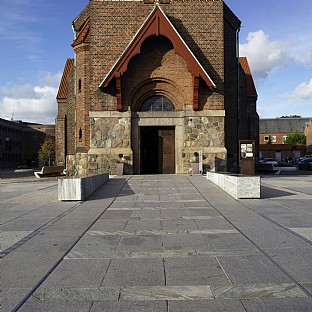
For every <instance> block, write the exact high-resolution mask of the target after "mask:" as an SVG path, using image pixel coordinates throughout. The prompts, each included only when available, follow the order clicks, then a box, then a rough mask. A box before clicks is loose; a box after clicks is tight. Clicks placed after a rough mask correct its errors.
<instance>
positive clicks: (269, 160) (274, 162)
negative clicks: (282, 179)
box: [262, 158, 278, 166]
mask: <svg viewBox="0 0 312 312" xmlns="http://www.w3.org/2000/svg"><path fill="white" fill-rule="evenodd" d="M262 163H263V164H270V165H273V166H277V165H278V161H277V160H276V159H274V158H264V159H263V161H262Z"/></svg>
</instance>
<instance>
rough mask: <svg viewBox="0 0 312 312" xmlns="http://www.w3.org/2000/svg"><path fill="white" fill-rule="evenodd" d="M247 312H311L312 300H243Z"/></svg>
mask: <svg viewBox="0 0 312 312" xmlns="http://www.w3.org/2000/svg"><path fill="white" fill-rule="evenodd" d="M242 304H243V305H244V307H245V308H246V310H247V311H252V312H264V311H272V312H311V311H312V299H308V298H307V299H305V298H274V299H267V298H265V299H251V300H242Z"/></svg>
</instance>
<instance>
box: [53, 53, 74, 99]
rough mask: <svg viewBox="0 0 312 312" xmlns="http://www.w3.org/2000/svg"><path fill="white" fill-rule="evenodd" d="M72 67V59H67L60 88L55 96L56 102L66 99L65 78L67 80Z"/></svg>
mask: <svg viewBox="0 0 312 312" xmlns="http://www.w3.org/2000/svg"><path fill="white" fill-rule="evenodd" d="M73 66H74V59H73V58H69V59H67V60H66V64H65V67H64V71H63V75H62V79H61V82H60V86H59V89H58V92H57V96H56V98H57V99H58V100H59V99H66V98H67V78H68V74H69V72H70V70H71V69H72V68H73Z"/></svg>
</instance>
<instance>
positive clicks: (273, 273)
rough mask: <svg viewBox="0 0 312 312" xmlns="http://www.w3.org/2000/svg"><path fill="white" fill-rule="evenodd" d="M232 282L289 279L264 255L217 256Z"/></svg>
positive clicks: (265, 281)
mask: <svg viewBox="0 0 312 312" xmlns="http://www.w3.org/2000/svg"><path fill="white" fill-rule="evenodd" d="M218 259H219V261H220V263H221V265H222V267H223V268H224V270H225V272H226V273H227V276H228V277H229V279H230V281H231V282H232V283H233V284H257V283H259V284H261V283H287V282H289V281H290V279H289V278H288V277H287V276H286V275H285V274H284V273H282V272H281V271H280V270H279V269H278V268H277V266H276V265H274V264H273V262H272V261H270V260H269V259H268V258H267V257H266V256H262V255H259V256H241V257H231V258H228V257H222V256H221V257H218Z"/></svg>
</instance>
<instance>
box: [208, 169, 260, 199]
mask: <svg viewBox="0 0 312 312" xmlns="http://www.w3.org/2000/svg"><path fill="white" fill-rule="evenodd" d="M207 179H208V180H210V181H211V182H213V183H214V184H216V185H218V186H219V187H220V188H221V189H223V190H224V191H225V192H227V193H228V194H230V195H231V196H233V197H234V198H236V199H238V198H260V177H255V176H243V175H240V174H228V173H215V172H207Z"/></svg>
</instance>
